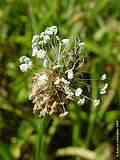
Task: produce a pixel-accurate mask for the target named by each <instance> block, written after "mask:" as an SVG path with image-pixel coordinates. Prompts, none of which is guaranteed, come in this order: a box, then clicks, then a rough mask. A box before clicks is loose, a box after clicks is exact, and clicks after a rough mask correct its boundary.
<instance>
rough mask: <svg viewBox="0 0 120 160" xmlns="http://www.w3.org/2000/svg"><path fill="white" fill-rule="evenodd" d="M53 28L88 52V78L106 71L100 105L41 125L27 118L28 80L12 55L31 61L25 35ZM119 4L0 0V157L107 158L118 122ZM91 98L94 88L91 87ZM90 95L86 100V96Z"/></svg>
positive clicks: (78, 109) (29, 113)
mask: <svg viewBox="0 0 120 160" xmlns="http://www.w3.org/2000/svg"><path fill="white" fill-rule="evenodd" d="M52 25H56V26H58V28H59V33H60V35H61V36H62V37H70V36H78V35H80V37H81V39H82V40H83V41H84V42H85V44H86V48H87V52H88V53H89V56H90V57H91V59H90V62H89V64H90V66H91V67H90V69H89V74H91V76H93V77H99V76H100V75H101V74H103V73H106V74H107V77H108V80H107V83H108V84H109V90H108V92H107V94H106V95H105V96H103V97H102V103H101V104H100V106H99V107H97V108H94V107H93V106H92V104H88V105H84V106H81V107H80V106H77V105H75V104H72V105H71V106H70V107H69V112H70V113H69V116H68V117H67V118H65V119H59V118H56V119H55V120H54V121H53V120H50V121H49V122H48V121H45V122H44V125H43V120H41V119H39V118H37V117H36V116H34V115H33V113H32V108H33V105H32V103H31V101H30V100H28V96H29V93H30V83H31V75H29V74H27V73H21V72H20V70H19V57H20V56H22V55H26V56H31V40H32V35H33V34H35V33H39V32H42V31H43V30H44V29H45V28H46V27H47V26H52ZM119 74H120V1H119V0H114V1H113V0H44V1H43V0H0V160H95V159H97V160H108V159H109V160H112V159H113V157H114V156H115V151H116V125H115V122H116V120H119V117H120V89H119V88H120V75H119ZM91 86H92V89H93V95H95V94H96V91H97V83H96V82H95V81H93V82H92V83H91ZM93 95H91V96H93Z"/></svg>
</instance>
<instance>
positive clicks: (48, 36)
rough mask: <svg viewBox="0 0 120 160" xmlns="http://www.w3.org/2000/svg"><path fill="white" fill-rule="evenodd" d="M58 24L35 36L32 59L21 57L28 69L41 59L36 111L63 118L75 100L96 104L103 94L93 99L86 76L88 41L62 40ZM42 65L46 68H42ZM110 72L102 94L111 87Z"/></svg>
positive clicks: (35, 79)
mask: <svg viewBox="0 0 120 160" xmlns="http://www.w3.org/2000/svg"><path fill="white" fill-rule="evenodd" d="M57 33H58V28H57V27H56V26H51V27H47V28H46V29H45V31H44V32H42V33H40V34H36V35H33V39H32V58H31V59H30V58H29V57H26V56H23V57H21V58H20V63H21V64H20V70H21V71H22V72H26V71H28V70H30V69H32V68H34V65H35V64H34V63H33V61H32V59H35V58H36V59H37V62H36V63H37V64H40V65H41V66H42V67H40V71H39V72H38V73H35V74H34V75H33V78H32V91H31V98H32V102H33V104H34V108H33V113H34V114H37V115H38V116H39V117H45V116H49V117H51V118H53V117H56V116H59V117H63V116H66V115H67V114H68V110H67V108H68V106H69V104H70V103H71V102H74V103H77V104H78V105H84V104H85V103H86V101H89V100H90V101H93V104H94V106H95V107H96V106H98V105H99V104H100V97H98V98H97V99H96V98H93V99H91V98H90V97H88V95H89V94H88V95H86V91H85V88H87V92H88V93H90V89H91V88H90V84H89V83H88V81H89V80H97V79H95V78H91V79H87V78H84V73H85V72H86V66H87V58H88V55H87V53H86V50H85V44H84V42H82V41H81V40H80V39H79V38H70V39H68V38H65V39H62V38H61V37H60V36H58V35H57ZM41 68H42V69H41ZM106 78H107V76H106V74H103V75H102V76H101V78H100V79H99V80H100V85H101V82H102V85H103V86H102V87H101V88H100V91H99V93H100V94H101V95H102V94H105V93H106V90H107V88H108V83H106V82H104V81H105V80H106Z"/></svg>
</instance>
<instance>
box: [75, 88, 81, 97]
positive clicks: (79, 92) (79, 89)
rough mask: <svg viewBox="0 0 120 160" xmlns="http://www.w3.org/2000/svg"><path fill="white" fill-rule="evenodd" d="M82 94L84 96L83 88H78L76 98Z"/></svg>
mask: <svg viewBox="0 0 120 160" xmlns="http://www.w3.org/2000/svg"><path fill="white" fill-rule="evenodd" d="M81 94H82V89H81V88H77V89H76V90H75V96H76V97H79V96H80V95H81Z"/></svg>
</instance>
